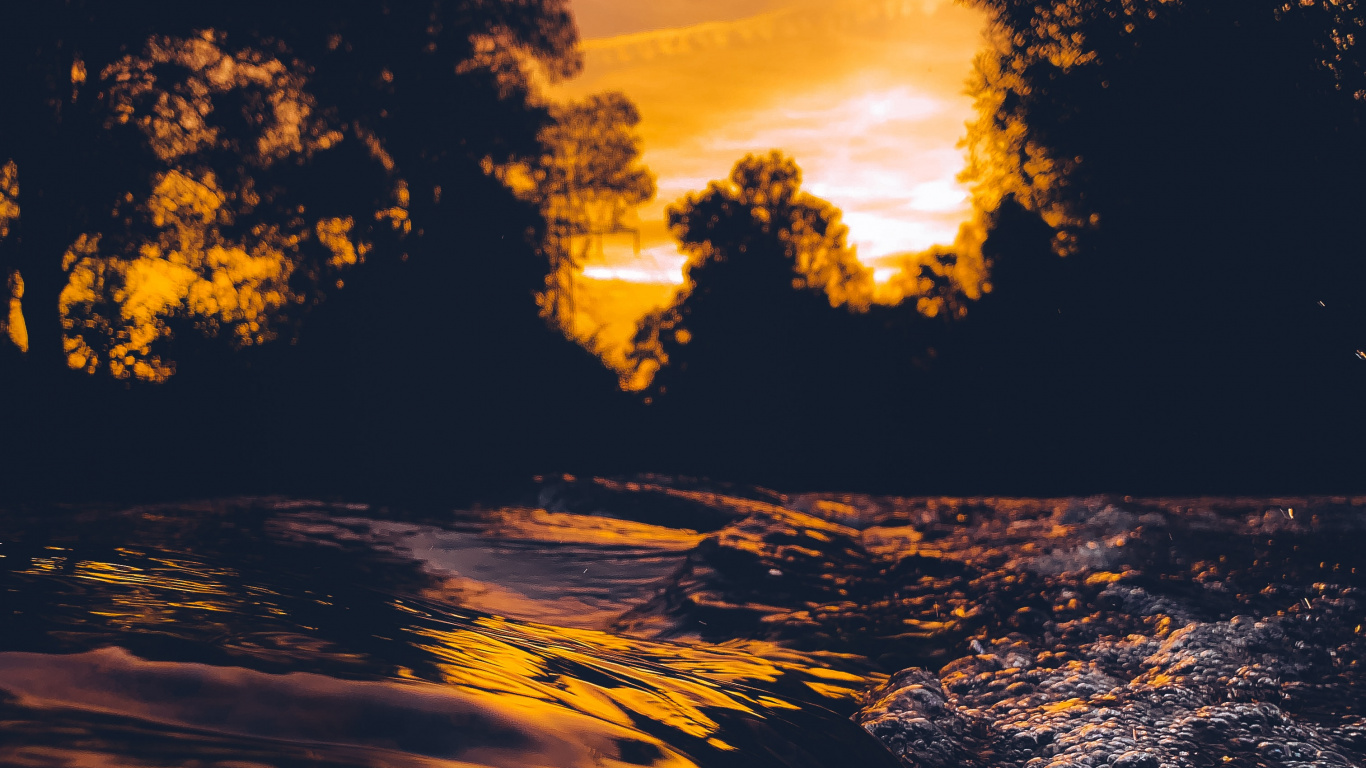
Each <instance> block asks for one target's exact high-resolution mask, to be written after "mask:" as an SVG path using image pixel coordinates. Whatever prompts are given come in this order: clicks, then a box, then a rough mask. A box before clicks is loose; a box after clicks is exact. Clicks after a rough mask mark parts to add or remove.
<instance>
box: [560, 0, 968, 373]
mask: <svg viewBox="0 0 1366 768" xmlns="http://www.w3.org/2000/svg"><path fill="white" fill-rule="evenodd" d="M628 6H629V7H628ZM574 10H575V13H576V15H577V18H578V22H579V25H580V29H581V32H582V34H583V37H584V43H583V51H584V63H585V66H584V71H583V73H582V74H581V75H580V76H579V77H577V78H575V79H573V80H571V81H569V82H566V83H562V84H560V85H558V86H556V87H555V88H553V89H552V90H551V93H550V95H551V97H552V98H555V99H571V98H582V97H583V96H585V95H587V94H590V93H595V92H599V91H608V90H619V91H623V92H625V93H626V94H627V96H629V97H630V98H631V99H632V100H633V101H634V102H635V103H636V104H637V106H638V107H639V109H640V112H641V115H642V118H643V120H642V123H641V126H640V130H641V135H642V137H643V139H644V150H645V151H644V162H645V163H646V164H647V165H648V166H649V167H650V168H651V170H653V171H654V173H655V174H656V175H657V177H658V189H659V192H658V195H657V196H656V198H655V199H654V200H653V201H652V202H650V203H648V204H646V205H645V206H642V208H641V210H640V211H639V212H638V213H639V222H638V226H639V229H640V234H641V240H640V252H639V254H637V253H636V250H635V244H634V242H633V241H632V238H629V237H620V238H616V239H615V240H613V239H612V238H608V239H607V241H606V242H604V243H603V244H602V247H601V248H600V250H599V251H598V253H596V254H594V255H593V256H591V257H590V258H589V261H588V263H587V264H586V265H585V269H584V271H583V275H582V278H581V279H580V280H579V281H578V284H577V287H576V291H577V292H578V296H579V298H578V302H579V304H580V305H582V307H584V308H581V309H580V310H579V315H580V317H578V318H577V319H576V326H577V328H576V330H577V331H578V332H579V333H580V334H581V335H583V334H590V335H591V334H592V333H593V332H594V331H596V332H597V338H598V340H599V343H600V344H603V345H606V346H608V347H612V346H624V345H625V343H626V342H627V340H629V338H630V335H631V333H632V331H633V328H634V319H635V318H638V317H639V316H640V315H641V314H643V313H644V312H645V311H648V310H649V309H651V308H652V307H654V306H658V303H659V302H660V297H661V296H664V297H665V300H667V296H668V295H669V293H668V292H667V291H666V292H661V291H660V287H662V286H677V285H681V284H682V283H683V274H682V268H683V264H684V262H685V259H684V257H683V256H682V255H680V254H679V252H678V249H677V247H676V245H675V243H674V242H673V239H672V238H671V237H670V235H669V233H668V231H667V227H666V225H665V208H666V207H667V206H668V205H669V204H671V203H673V202H675V201H677V200H678V199H680V198H681V197H683V196H684V195H685V194H687V193H688V192H691V191H696V190H700V189H703V188H705V187H706V185H707V183H708V182H709V181H711V180H713V179H719V178H724V177H725V176H726V174H727V173H728V172H729V169H730V168H731V166H732V165H733V164H734V163H735V161H736V160H738V159H739V158H740V157H743V156H744V155H745V154H746V153H750V152H766V151H768V150H770V149H781V150H783V151H784V152H785V153H787V154H788V155H790V156H792V157H793V158H794V159H795V160H796V161H797V162H798V164H800V166H801V167H802V170H803V173H804V187H805V189H807V190H808V191H809V192H811V193H812V194H814V195H816V196H818V197H821V198H824V199H826V200H829V201H830V202H832V203H833V204H835V205H836V206H838V207H839V208H840V209H841V210H842V211H843V212H844V221H845V223H846V224H847V225H848V227H849V231H850V242H851V244H853V245H854V246H856V247H857V249H858V255H859V258H860V260H862V261H863V262H864V263H865V264H868V265H869V266H873V267H874V268H875V275H876V279H877V280H878V282H880V283H885V282H886V281H888V280H890V279H891V278H892V277H893V276H894V275H895V274H896V272H897V269H898V268H897V267H896V266H894V264H893V262H894V260H895V257H896V256H898V255H902V254H907V253H915V252H920V251H924V250H925V249H927V248H930V247H932V246H936V245H943V246H947V245H951V244H952V243H953V242H954V240H955V236H956V235H957V234H958V230H959V227H960V226H961V225H962V224H963V223H964V222H965V221H966V220H968V219H969V218H970V215H971V204H970V201H969V195H968V189H967V187H966V186H965V185H963V184H962V183H960V182H959V181H958V178H957V177H958V175H959V173H960V172H961V171H962V170H963V167H964V153H963V150H962V149H961V148H960V147H959V142H960V141H961V139H962V137H963V136H964V134H965V128H964V125H965V123H967V122H968V121H969V120H971V119H972V117H973V107H972V100H971V99H970V98H969V97H968V96H967V95H966V93H965V88H966V81H967V80H968V78H969V76H970V74H971V71H972V62H973V57H974V55H975V54H976V53H977V51H978V50H979V49H980V47H981V45H982V28H983V23H984V22H983V19H982V17H981V16H980V15H979V14H978V13H976V12H975V11H972V10H969V9H966V8H963V7H961V6H958V5H955V4H953V3H952V2H951V1H950V0H895V1H893V2H884V1H880V0H878V1H875V0H840V1H839V2H810V1H809V0H743V1H742V2H726V3H722V2H717V1H716V0H690V1H689V2H676V3H648V4H638V3H624V2H620V0H576V2H575V3H574ZM606 283H611V284H612V285H610V286H608V285H606ZM632 285H637V286H640V290H634V291H633V290H631V289H630V286H632ZM603 291H607V292H610V293H611V294H612V295H613V299H612V300H611V301H607V302H604V301H602V300H601V297H596V298H597V299H598V300H595V296H594V295H595V294H597V293H600V292H603ZM608 304H610V305H611V308H610V312H609V311H607V305H608ZM589 307H595V308H596V309H597V310H598V311H599V312H600V313H601V314H598V315H593V314H590V313H591V312H592V311H593V310H592V309H586V308H589Z"/></svg>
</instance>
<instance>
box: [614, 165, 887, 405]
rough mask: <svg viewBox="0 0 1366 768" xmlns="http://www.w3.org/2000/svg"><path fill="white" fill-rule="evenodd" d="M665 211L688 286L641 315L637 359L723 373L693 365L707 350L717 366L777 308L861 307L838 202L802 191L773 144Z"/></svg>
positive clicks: (864, 272) (869, 283) (661, 387)
mask: <svg viewBox="0 0 1366 768" xmlns="http://www.w3.org/2000/svg"><path fill="white" fill-rule="evenodd" d="M668 218H669V227H670V229H671V230H672V231H673V233H674V235H675V237H677V238H678V241H679V243H680V244H681V246H682V249H683V251H684V253H686V254H687V255H688V259H689V260H688V264H687V266H686V267H685V272H686V278H687V286H686V287H685V288H684V290H683V291H681V292H680V294H679V298H678V299H677V300H676V301H675V302H674V304H673V305H672V306H670V307H668V308H665V309H663V310H660V311H659V312H655V313H653V314H651V315H650V316H648V317H646V318H645V319H643V320H642V321H641V325H640V331H639V332H638V334H637V336H636V339H635V342H634V349H633V350H632V352H631V359H632V360H633V361H635V363H636V364H637V365H638V366H645V367H646V368H653V369H656V370H658V369H659V368H660V367H661V366H666V365H668V366H672V367H673V368H674V369H676V370H677V371H679V372H680V374H681V373H682V372H684V371H687V372H688V375H690V376H700V375H709V376H713V377H715V376H724V375H725V373H724V372H723V371H722V370H713V371H711V372H710V373H709V374H707V373H702V372H700V371H698V370H697V369H698V368H705V367H708V361H707V359H706V358H711V361H712V362H715V363H717V364H718V365H722V366H724V363H721V362H720V361H723V360H729V361H731V362H738V361H740V360H741V359H743V356H744V355H745V354H746V353H745V352H744V351H743V347H744V346H746V345H747V344H748V343H751V342H753V341H755V340H756V339H757V338H759V336H757V335H762V334H763V333H765V332H767V331H769V330H771V329H772V324H771V323H770V322H768V321H767V320H766V317H771V316H772V315H774V314H777V315H778V316H781V313H782V308H785V307H794V306H803V307H806V306H809V305H826V308H827V309H828V308H830V307H840V306H844V307H846V308H847V309H848V310H850V311H854V312H862V311H866V310H867V309H868V307H869V306H870V304H871V303H872V292H873V277H872V271H871V270H869V269H868V268H867V267H864V266H863V265H862V264H860V263H859V262H858V259H857V258H856V256H855V255H854V252H853V250H852V249H850V248H849V247H848V246H847V245H846V243H845V237H846V235H847V232H848V230H847V229H846V227H845V226H844V225H843V224H842V223H840V212H839V210H838V209H836V208H835V207H834V206H832V205H830V204H829V203H828V202H826V201H824V200H821V199H819V198H816V197H813V196H811V195H810V194H807V193H805V192H802V191H801V171H800V169H799V168H798V167H797V164H796V163H795V162H793V161H792V159H790V158H788V157H785V156H783V155H782V154H781V153H779V152H776V151H775V152H773V153H771V154H769V155H766V156H758V155H748V156H746V157H745V158H744V159H742V160H741V161H740V162H738V163H736V165H735V168H734V169H733V170H732V171H731V174H730V178H729V179H727V180H726V181H720V182H712V183H711V184H709V185H708V187H707V189H706V191H704V192H701V193H697V194H692V195H689V196H688V197H687V198H685V199H684V200H682V201H680V202H679V203H677V204H675V205H672V206H670V207H669V209H668ZM756 334H757V335H756ZM784 335H790V332H784ZM692 350H704V351H703V352H700V353H698V354H696V355H694V354H692ZM752 352H757V350H752ZM704 356H705V357H704ZM657 376H658V378H659V380H658V381H657V382H656V385H655V389H656V391H657V392H663V391H667V389H668V382H667V380H668V378H669V375H667V374H664V375H657Z"/></svg>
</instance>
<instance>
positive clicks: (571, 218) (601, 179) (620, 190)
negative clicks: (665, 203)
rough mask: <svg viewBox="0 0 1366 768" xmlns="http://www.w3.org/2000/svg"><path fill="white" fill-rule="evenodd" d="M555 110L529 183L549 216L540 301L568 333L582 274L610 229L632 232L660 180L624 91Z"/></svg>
mask: <svg viewBox="0 0 1366 768" xmlns="http://www.w3.org/2000/svg"><path fill="white" fill-rule="evenodd" d="M550 114H551V118H552V122H551V123H550V125H548V126H546V128H545V130H544V131H543V132H542V133H541V143H542V144H543V145H544V151H543V152H542V154H541V156H540V158H539V159H538V160H537V161H535V163H534V164H532V165H531V166H530V168H529V169H528V175H529V178H527V179H526V181H525V186H526V194H527V196H528V197H530V198H531V199H532V200H534V201H535V202H536V203H537V205H539V206H540V209H541V215H542V216H544V217H545V221H546V234H545V245H544V250H545V254H546V257H547V261H548V262H549V264H550V272H549V274H548V275H547V276H546V286H545V290H544V291H542V292H541V294H540V295H539V296H538V299H537V300H538V303H539V304H540V306H541V313H542V314H543V315H544V316H545V317H547V318H549V319H551V320H552V321H554V322H555V323H557V324H558V325H560V326H561V327H562V328H564V329H565V331H566V332H569V331H571V330H572V322H571V317H570V316H571V315H572V314H573V312H574V307H573V279H574V275H575V273H576V272H578V271H579V270H581V269H582V268H583V263H584V260H585V259H586V258H587V256H588V254H589V252H590V250H591V249H592V248H593V246H594V244H595V243H597V244H600V243H601V242H602V237H603V235H608V234H620V233H628V234H630V233H631V232H630V231H629V230H627V229H626V224H625V220H626V217H627V215H628V214H629V213H631V212H632V211H633V210H634V209H635V208H636V207H637V206H639V205H640V204H642V203H645V202H648V201H649V200H650V199H651V198H653V197H654V195H655V179H654V176H653V174H651V173H650V170H649V169H648V168H646V167H645V166H644V165H642V164H641V163H640V152H641V141H640V136H639V134H638V133H637V132H636V126H637V125H639V124H640V113H639V112H637V111H636V108H635V105H634V104H632V103H631V101H630V100H629V99H627V98H626V96H625V95H624V94H621V93H604V94H595V95H593V96H589V97H588V98H587V99H584V100H583V101H577V102H568V103H565V104H556V105H554V106H552V107H551V110H550ZM635 234H636V236H637V237H639V233H638V232H637V233H635Z"/></svg>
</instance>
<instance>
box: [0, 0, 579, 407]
mask: <svg viewBox="0 0 1366 768" xmlns="http://www.w3.org/2000/svg"><path fill="white" fill-rule="evenodd" d="M174 6H175V4H169V3H148V4H142V5H140V7H139V8H138V9H136V10H133V9H126V8H122V7H118V4H115V3H108V2H99V1H98V0H84V1H82V0H75V1H73V2H63V3H59V2H45V3H39V4H37V6H36V7H35V8H34V9H32V12H31V13H30V12H28V11H26V12H25V13H24V14H15V15H14V18H12V19H10V20H7V24H6V27H5V31H4V33H0V37H2V38H3V39H0V46H2V47H3V50H4V52H3V54H0V57H3V60H0V67H3V71H4V72H5V77H4V79H3V81H0V100H2V101H3V103H5V105H6V109H5V112H4V118H3V121H0V158H4V165H3V167H4V169H5V170H4V179H5V184H4V185H3V187H4V189H3V193H4V194H3V195H0V198H3V200H4V201H5V202H4V203H3V204H0V223H2V224H3V229H5V230H9V233H8V236H7V237H4V239H3V241H0V267H3V269H2V270H0V271H3V272H4V273H5V274H6V276H7V278H11V276H17V277H13V278H12V279H11V282H13V283H14V284H15V285H16V286H17V285H22V286H23V290H24V296H23V298H22V306H23V315H24V316H25V320H26V322H25V325H26V329H27V334H28V350H27V351H28V355H27V356H28V357H29V358H32V362H33V363H34V364H35V365H39V366H41V365H52V364H53V363H54V362H55V361H57V360H61V359H62V358H65V361H66V362H67V363H68V364H69V365H70V366H71V367H73V368H78V369H85V370H88V371H94V370H96V369H99V368H105V369H107V370H108V371H109V372H110V373H112V374H113V375H115V376H116V377H129V376H132V377H137V378H144V379H153V380H160V379H164V378H165V377H166V376H167V375H169V374H170V372H171V371H172V370H173V366H172V364H171V363H170V362H169V361H168V360H166V359H165V358H164V356H163V355H162V354H161V353H160V352H159V350H158V347H159V346H160V343H161V342H164V341H165V340H166V339H168V338H169V337H170V336H171V335H172V334H171V328H172V326H177V325H186V323H185V322H181V321H189V324H190V325H193V326H197V327H198V328H199V329H200V330H201V331H204V332H207V333H209V334H211V335H212V334H217V333H219V332H224V335H226V336H228V337H229V338H230V339H231V340H232V341H233V342H234V343H235V344H237V345H239V346H240V345H248V344H257V343H260V342H262V341H264V340H266V339H268V338H270V337H272V336H273V335H274V334H275V327H276V326H278V324H279V322H280V321H281V320H282V319H284V318H285V317H286V316H289V315H291V314H297V313H293V312H290V309H291V308H292V307H296V306H298V305H306V304H312V303H316V302H317V301H318V300H320V299H321V298H322V297H323V295H324V294H325V291H324V288H332V287H334V286H335V287H337V288H340V287H341V284H342V283H341V279H340V274H339V272H338V271H339V270H344V269H346V268H347V267H351V266H354V265H355V264H357V263H360V262H361V261H363V260H364V259H365V256H366V253H367V251H369V250H371V249H372V248H373V247H374V245H375V241H376V239H377V238H380V237H381V236H383V235H384V234H385V233H388V234H389V235H393V234H399V235H404V234H407V233H409V232H410V231H412V230H413V223H412V222H413V216H412V213H410V207H411V205H412V195H413V192H414V191H417V192H419V197H420V198H422V200H421V201H420V202H419V203H418V205H417V207H418V208H419V209H420V211H414V212H413V213H418V212H420V213H421V214H423V215H426V214H431V213H433V210H432V209H433V208H434V207H435V206H436V205H438V204H439V203H440V198H441V195H442V187H443V184H442V182H443V181H448V180H447V179H444V178H443V176H446V177H449V176H450V175H451V170H450V168H449V167H448V166H449V165H450V164H451V163H456V164H463V165H473V167H478V165H479V164H480V163H481V162H482V161H486V160H489V159H493V160H496V161H499V162H506V161H509V160H511V159H514V157H518V156H528V155H529V154H530V150H532V149H533V148H534V146H535V143H534V139H535V135H536V132H537V131H538V130H539V127H540V123H541V118H540V113H539V111H538V110H536V109H535V108H532V107H530V106H529V105H528V103H527V94H528V90H529V85H528V83H529V80H528V76H527V74H526V72H525V67H524V66H522V65H521V64H520V63H519V61H521V60H522V59H519V58H518V57H519V56H523V55H524V54H525V56H523V58H524V59H534V60H537V61H539V63H540V64H541V65H542V66H543V67H544V68H545V69H546V70H547V71H548V72H550V73H551V74H552V75H557V74H563V73H567V72H570V71H573V69H574V68H575V67H576V66H577V59H576V58H575V54H574V51H573V44H574V39H575V35H574V30H573V25H572V21H571V19H570V17H569V16H568V13H567V11H566V10H565V9H564V7H563V4H562V3H560V2H557V0H547V1H546V2H532V3H516V4H500V3H482V2H470V3H440V2H426V3H423V2H418V3H406V4H401V5H399V6H391V5H390V4H388V3H372V2H359V1H357V2H339V3H331V4H328V5H327V6H326V7H315V6H310V7H309V8H307V9H305V8H303V7H301V6H288V7H281V6H278V4H271V5H269V6H267V5H266V4H265V3H254V2H245V3H231V4H229V3H208V4H199V5H197V6H196V7H195V8H193V9H189V8H184V7H174ZM484 108H488V109H486V110H484ZM481 110H482V111H481ZM471 113H475V114H478V115H479V117H478V118H477V119H476V118H474V117H473V116H472V115H471ZM341 179H345V182H344V183H338V181H339V180H341ZM457 197H458V195H457ZM417 229H418V231H419V232H421V231H422V229H423V227H422V226H421V225H419V226H418V227H417ZM389 239H390V240H391V241H392V240H393V238H392V237H390V238H389ZM388 245H389V247H388V248H387V249H386V250H387V251H390V252H393V253H394V254H395V255H397V249H396V248H395V247H394V245H393V243H392V242H390V243H389V244H388ZM64 254H65V255H64ZM15 290H18V289H17V288H15ZM59 296H60V297H61V298H60V299H59ZM14 298H15V299H17V298H18V297H14ZM40 361H46V363H43V362H40ZM58 364H59V363H58Z"/></svg>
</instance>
